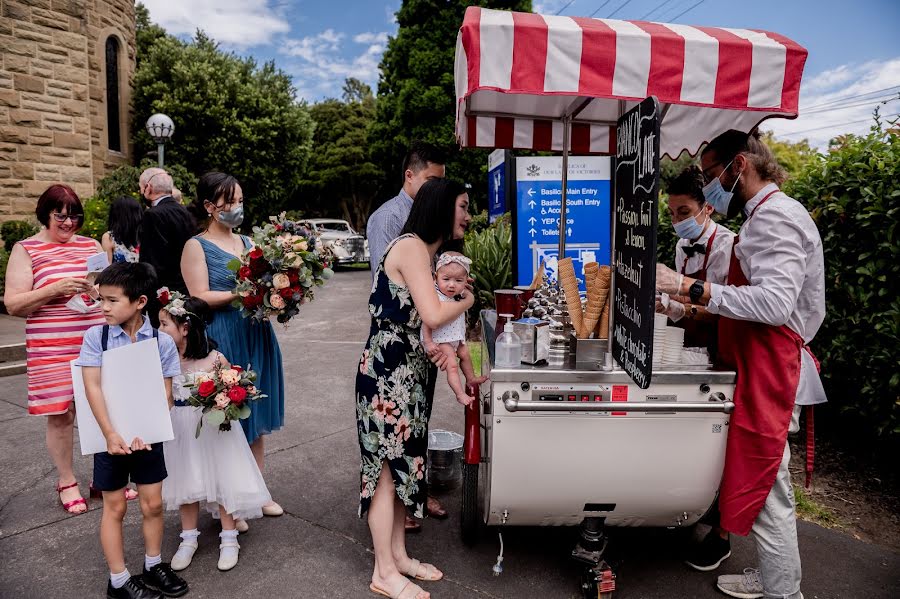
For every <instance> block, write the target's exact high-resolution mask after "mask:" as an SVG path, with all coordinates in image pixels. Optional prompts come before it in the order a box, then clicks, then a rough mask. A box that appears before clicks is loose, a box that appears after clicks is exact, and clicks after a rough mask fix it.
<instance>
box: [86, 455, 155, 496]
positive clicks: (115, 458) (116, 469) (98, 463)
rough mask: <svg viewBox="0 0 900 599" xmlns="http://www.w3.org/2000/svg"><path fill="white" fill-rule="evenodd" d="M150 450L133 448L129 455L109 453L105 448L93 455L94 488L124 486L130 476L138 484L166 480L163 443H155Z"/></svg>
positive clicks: (121, 487) (100, 489) (117, 487)
mask: <svg viewBox="0 0 900 599" xmlns="http://www.w3.org/2000/svg"><path fill="white" fill-rule="evenodd" d="M150 447H151V449H150V451H147V450H142V451H134V452H132V453H130V454H129V455H110V454H108V453H107V452H105V451H101V452H100V453H95V454H94V488H95V489H97V490H98V491H117V490H119V489H123V488H125V486H126V485H127V484H128V481H129V479H130V480H131V482H133V483H135V484H138V485H152V484H154V483H158V482H162V481H163V480H165V478H166V476H168V473H167V472H166V458H165V456H164V455H163V444H162V443H154V444H153V445H151V446H150Z"/></svg>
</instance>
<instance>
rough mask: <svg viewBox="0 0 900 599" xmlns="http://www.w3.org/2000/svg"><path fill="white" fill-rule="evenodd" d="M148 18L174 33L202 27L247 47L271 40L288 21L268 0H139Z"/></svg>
mask: <svg viewBox="0 0 900 599" xmlns="http://www.w3.org/2000/svg"><path fill="white" fill-rule="evenodd" d="M143 3H144V5H145V6H146V7H147V9H148V10H149V11H150V19H151V20H152V21H153V22H154V23H158V24H159V25H161V26H162V27H163V28H164V29H166V30H167V31H168V32H169V33H172V34H174V35H193V34H194V32H196V31H197V29H202V30H203V31H204V32H206V33H207V34H209V36H210V37H212V38H213V39H214V40H216V41H218V42H222V43H223V44H225V45H228V46H234V47H237V48H249V47H252V46H260V45H266V44H270V43H272V42H273V38H274V37H275V36H276V35H279V34H284V33H287V32H288V31H289V30H290V25H289V24H288V21H287V19H286V18H285V16H284V14H283V10H284V9H283V7H282V8H277V7H276V6H272V4H273V2H271V1H270V0H190V1H189V2H175V1H173V0H143Z"/></svg>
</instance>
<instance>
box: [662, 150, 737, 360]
mask: <svg viewBox="0 0 900 599" xmlns="http://www.w3.org/2000/svg"><path fill="white" fill-rule="evenodd" d="M703 185H704V182H703V173H702V172H701V171H700V169H699V168H698V167H697V166H694V165H691V166H689V167H687V168H686V169H684V170H683V171H681V173H679V175H678V176H677V177H676V178H675V179H673V180H672V181H671V182H670V183H669V185H668V193H669V199H668V204H669V216H670V217H671V219H672V226H673V227H674V228H675V233H676V235H678V237H679V239H678V243H677V244H676V245H675V270H677V271H678V272H679V273H681V274H683V275H685V276H686V277H690V278H693V279H699V280H701V281H709V282H710V283H716V284H718V285H723V284H725V281H726V279H727V278H728V266H729V264H730V262H731V246H732V244H733V243H734V233H733V232H732V231H731V230H729V229H727V228H726V227H723V226H722V225H720V224H718V223H716V222H715V221H713V219H712V213H713V208H712V206H711V205H710V204H709V203H707V201H706V199H705V198H704V197H703ZM656 311H657V312H663V313H665V314H666V315H667V316H668V317H669V319H670V320H672V321H673V322H674V323H676V325H677V326H680V327H682V328H683V329H685V332H684V345H685V347H705V348H707V349H708V350H709V355H710V356H711V357H714V356H715V348H716V344H717V338H716V325H717V321H718V319H719V317H718V316H717V315H715V314H711V313H709V312H708V311H707V310H706V306H703V305H696V304H693V303H691V300H690V298H689V297H688V296H686V295H685V296H672V297H670V296H668V295H665V294H664V295H662V297H661V298H660V299H659V300H658V301H657V304H656Z"/></svg>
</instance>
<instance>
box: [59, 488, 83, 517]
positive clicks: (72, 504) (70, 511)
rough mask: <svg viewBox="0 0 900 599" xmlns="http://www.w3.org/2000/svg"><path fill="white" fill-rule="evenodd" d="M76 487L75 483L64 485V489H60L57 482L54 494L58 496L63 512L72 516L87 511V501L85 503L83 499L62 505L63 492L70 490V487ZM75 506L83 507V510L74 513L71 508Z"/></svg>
mask: <svg viewBox="0 0 900 599" xmlns="http://www.w3.org/2000/svg"><path fill="white" fill-rule="evenodd" d="M77 486H78V481H75V482H74V483H72V484H71V485H66V486H65V487H61V486H60V485H59V483H58V482H57V483H56V493H57V494H58V495H59V496H60V497H59V502H60V503H61V504H62V507H63V509H64V510H66V512H68V513H70V514H73V515H78V514H84V513H85V512H87V511H88V504H87V501H85V499H84V497H79V498H78V499H73V500H72V501H68V502H66V503H63V500H62V492H63V491H65V490H66V489H71V488H72V487H77ZM77 505H83V506H84V510H80V511H75V510H74V509H73V508H74V507H75V506H77Z"/></svg>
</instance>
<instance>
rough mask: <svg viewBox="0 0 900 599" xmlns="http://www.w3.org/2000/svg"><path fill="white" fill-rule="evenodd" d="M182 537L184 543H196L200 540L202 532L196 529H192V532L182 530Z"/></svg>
mask: <svg viewBox="0 0 900 599" xmlns="http://www.w3.org/2000/svg"><path fill="white" fill-rule="evenodd" d="M180 536H181V539H182V540H183V541H196V540H197V539H198V538H200V531H199V530H197V529H196V528H192V529H190V530H182V531H181V535H180Z"/></svg>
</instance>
